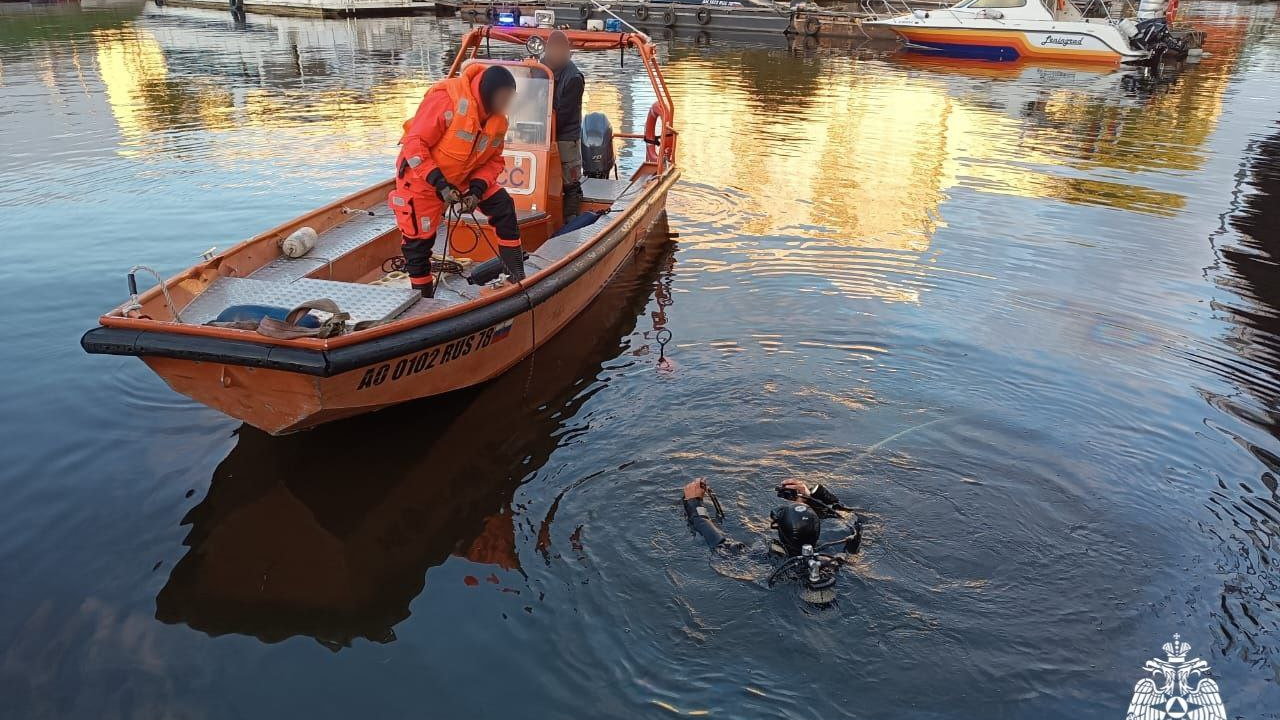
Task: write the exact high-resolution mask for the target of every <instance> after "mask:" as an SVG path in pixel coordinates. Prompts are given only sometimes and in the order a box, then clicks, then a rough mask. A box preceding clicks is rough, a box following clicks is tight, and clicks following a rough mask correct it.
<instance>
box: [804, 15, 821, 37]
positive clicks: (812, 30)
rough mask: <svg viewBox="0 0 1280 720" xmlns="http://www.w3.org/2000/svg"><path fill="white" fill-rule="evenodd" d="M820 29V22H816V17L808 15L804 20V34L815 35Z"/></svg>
mask: <svg viewBox="0 0 1280 720" xmlns="http://www.w3.org/2000/svg"><path fill="white" fill-rule="evenodd" d="M821 29H822V23H820V22H818V18H816V17H810V18H808V19H807V20H805V21H804V34H805V35H817V34H818V31H819V30H821Z"/></svg>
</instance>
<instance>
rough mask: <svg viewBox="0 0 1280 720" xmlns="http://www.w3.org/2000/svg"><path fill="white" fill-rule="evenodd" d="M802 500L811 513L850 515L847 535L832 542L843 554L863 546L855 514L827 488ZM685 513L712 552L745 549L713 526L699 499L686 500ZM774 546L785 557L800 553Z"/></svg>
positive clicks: (817, 490)
mask: <svg viewBox="0 0 1280 720" xmlns="http://www.w3.org/2000/svg"><path fill="white" fill-rule="evenodd" d="M801 501H803V502H804V503H805V504H807V505H809V507H812V508H813V509H814V511H816V512H817V513H818V515H819V516H821V517H823V518H842V519H846V520H848V518H845V517H844V513H849V514H852V515H853V519H852V522H851V523H849V526H848V528H847V530H848V532H847V534H846V535H845V536H844V537H843V538H840V539H836V540H834V542H836V543H839V542H841V541H843V542H844V549H843V552H845V553H847V554H849V555H852V554H854V553H856V552H858V548H859V546H860V545H861V544H862V521H861V520H860V519H859V518H858V516H857V515H856V514H854V513H852V511H850V510H849V509H848V508H845V507H844V506H843V505H841V504H840V499H839V498H837V497H836V496H835V493H833V492H831V491H830V490H828V489H827V488H826V487H824V486H822V485H819V486H818V487H817V488H815V489H814V491H813V493H812V495H811V497H808V498H801ZM684 513H685V515H686V516H688V518H689V525H690V526H691V527H692V528H693V530H694V532H696V533H698V534H699V535H701V536H702V539H703V540H705V541H706V542H707V546H708V547H710V548H711V549H713V550H716V551H722V552H740V551H742V550H744V549H745V548H746V545H745V544H743V543H740V542H738V541H736V540H733V539H732V538H730V537H729V536H728V535H725V534H724V531H723V530H721V529H720V528H719V526H717V525H716V524H715V521H713V520H712V519H711V513H710V512H709V511H708V510H707V508H706V507H704V506H703V504H702V498H692V499H688V500H685V501H684ZM773 545H774V546H775V550H777V551H778V552H780V553H783V554H786V555H798V554H799V548H796V549H794V550H792V549H789V548H783V547H782V544H781V543H778V542H775V543H773Z"/></svg>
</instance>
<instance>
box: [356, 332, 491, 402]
mask: <svg viewBox="0 0 1280 720" xmlns="http://www.w3.org/2000/svg"><path fill="white" fill-rule="evenodd" d="M510 332H511V321H510V320H508V321H507V322H504V323H500V324H498V325H494V326H493V327H491V328H485V329H484V330H481V331H480V332H475V333H471V334H470V335H468V336H466V337H464V338H460V339H458V340H454V341H452V342H449V343H447V344H445V345H444V346H438V347H433V348H431V349H430V350H423V351H422V352H420V353H418V354H417V355H414V356H412V357H407V358H400V359H399V360H397V361H395V363H383V364H382V365H379V366H378V367H376V368H369V369H368V370H365V371H364V377H362V378H360V384H359V385H357V386H356V390H366V389H368V388H371V387H374V386H375V385H381V384H382V383H384V382H386V381H387V380H391V381H392V382H395V381H396V380H400V379H403V378H406V377H409V376H410V375H417V374H418V373H420V372H426V371H427V370H430V369H431V368H433V367H437V366H440V365H444V364H445V363H448V362H452V361H453V360H457V359H458V358H461V357H466V356H467V355H470V354H471V351H473V350H483V349H484V348H486V347H488V346H490V345H492V344H493V343H496V342H499V341H501V340H505V339H506V337H507V335H508V334H510Z"/></svg>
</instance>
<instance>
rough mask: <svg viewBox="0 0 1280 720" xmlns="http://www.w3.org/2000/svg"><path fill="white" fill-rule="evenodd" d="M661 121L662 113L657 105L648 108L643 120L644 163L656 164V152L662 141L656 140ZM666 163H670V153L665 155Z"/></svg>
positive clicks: (663, 130) (664, 129)
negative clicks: (646, 115)
mask: <svg viewBox="0 0 1280 720" xmlns="http://www.w3.org/2000/svg"><path fill="white" fill-rule="evenodd" d="M661 119H662V113H661V111H660V110H659V105H658V103H656V102H655V103H654V104H652V105H650V106H649V116H648V117H646V118H645V119H644V161H645V162H651V163H656V162H658V150H659V148H661V146H662V145H661V143H662V141H661V140H659V139H658V121H659V120H661ZM662 132H663V133H664V134H665V133H666V132H667V129H666V128H665V127H664V128H663V129H662ZM667 161H668V162H670V161H671V155H670V153H668V154H667Z"/></svg>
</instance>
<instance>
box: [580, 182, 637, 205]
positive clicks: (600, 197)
mask: <svg viewBox="0 0 1280 720" xmlns="http://www.w3.org/2000/svg"><path fill="white" fill-rule="evenodd" d="M629 185H631V181H630V180H606V179H601V178H586V179H585V180H583V181H582V199H583V200H587V201H590V202H598V203H611V202H613V201H614V200H617V199H618V196H619V195H621V194H622V193H623V191H624V190H626V189H627V186H629ZM636 186H637V187H642V186H643V184H642V183H636Z"/></svg>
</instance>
